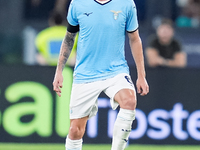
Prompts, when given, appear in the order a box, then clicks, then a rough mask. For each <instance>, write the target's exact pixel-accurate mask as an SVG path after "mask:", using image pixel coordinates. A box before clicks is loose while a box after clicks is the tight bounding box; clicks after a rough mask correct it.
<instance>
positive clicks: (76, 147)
mask: <svg viewBox="0 0 200 150" xmlns="http://www.w3.org/2000/svg"><path fill="white" fill-rule="evenodd" d="M82 143H83V140H82V139H80V140H71V139H69V137H68V136H67V138H66V144H65V148H66V150H82Z"/></svg>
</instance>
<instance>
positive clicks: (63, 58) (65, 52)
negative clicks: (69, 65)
mask: <svg viewBox="0 0 200 150" xmlns="http://www.w3.org/2000/svg"><path fill="white" fill-rule="evenodd" d="M75 36H76V33H70V32H67V33H66V35H65V38H64V39H63V42H62V45H61V49H60V56H59V60H58V67H59V68H60V67H61V69H62V70H63V69H64V67H65V64H66V62H67V60H68V58H69V55H70V53H71V51H72V48H73V45H74V39H75Z"/></svg>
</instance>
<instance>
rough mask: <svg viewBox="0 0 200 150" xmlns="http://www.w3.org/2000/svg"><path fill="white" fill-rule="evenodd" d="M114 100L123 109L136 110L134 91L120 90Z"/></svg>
mask: <svg viewBox="0 0 200 150" xmlns="http://www.w3.org/2000/svg"><path fill="white" fill-rule="evenodd" d="M114 100H115V101H116V102H117V103H118V104H119V105H120V107H121V108H123V109H129V110H134V109H135V108H136V104H137V100H136V92H135V90H132V89H121V90H120V91H118V92H117V93H116V94H115V96H114Z"/></svg>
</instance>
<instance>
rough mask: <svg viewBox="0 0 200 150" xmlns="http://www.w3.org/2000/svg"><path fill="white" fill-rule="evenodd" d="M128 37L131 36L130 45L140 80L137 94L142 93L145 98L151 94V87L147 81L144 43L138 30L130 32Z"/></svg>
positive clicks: (137, 83)
mask: <svg viewBox="0 0 200 150" xmlns="http://www.w3.org/2000/svg"><path fill="white" fill-rule="evenodd" d="M128 36H129V44H130V47H131V52H132V55H133V58H134V60H135V63H136V67H137V74H138V79H137V82H136V86H137V92H138V93H140V95H142V96H144V95H146V94H147V93H148V92H149V86H148V83H147V81H146V73H145V67H144V56H143V49H142V41H141V39H140V36H139V33H138V30H136V31H134V32H129V33H128Z"/></svg>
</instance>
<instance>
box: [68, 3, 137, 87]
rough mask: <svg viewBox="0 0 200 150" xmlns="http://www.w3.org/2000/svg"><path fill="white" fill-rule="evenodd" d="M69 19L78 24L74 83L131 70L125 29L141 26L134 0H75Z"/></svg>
mask: <svg viewBox="0 0 200 150" xmlns="http://www.w3.org/2000/svg"><path fill="white" fill-rule="evenodd" d="M67 20H68V22H69V24H70V25H72V26H77V25H79V28H80V31H79V39H78V47H77V58H76V65H75V69H74V83H78V84H79V83H87V82H93V81H98V80H104V79H107V78H111V77H114V76H116V75H117V74H120V73H129V68H128V65H127V62H126V60H125V54H124V44H125V33H126V31H128V32H133V31H135V30H137V28H138V21H137V14H136V8H135V4H134V2H133V0H111V1H109V2H108V3H106V4H100V3H98V2H97V1H95V0H73V1H72V2H71V5H70V8H69V12H68V16H67Z"/></svg>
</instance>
